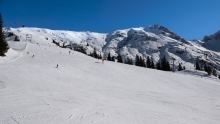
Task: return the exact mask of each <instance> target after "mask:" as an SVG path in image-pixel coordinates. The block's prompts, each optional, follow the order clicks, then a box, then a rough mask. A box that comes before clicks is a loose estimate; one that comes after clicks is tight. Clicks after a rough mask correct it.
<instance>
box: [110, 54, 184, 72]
mask: <svg viewBox="0 0 220 124" xmlns="http://www.w3.org/2000/svg"><path fill="white" fill-rule="evenodd" d="M116 58H117V62H119V63H124V64H130V65H136V66H139V67H147V68H152V69H158V70H163V71H171V70H173V69H171V67H170V64H169V61H167V59H166V56H165V55H164V57H163V58H162V59H160V60H159V61H158V62H157V63H156V64H155V63H154V60H153V58H152V57H149V56H148V57H147V59H146V60H145V59H144V58H142V57H141V56H138V55H136V57H135V61H134V62H133V60H132V59H131V58H129V57H127V58H124V61H123V59H122V57H121V55H120V54H118V56H117V57H116ZM107 60H109V61H115V58H114V56H111V54H110V52H109V54H108V57H107ZM178 70H179V71H181V70H185V67H182V66H181V64H179V68H178Z"/></svg>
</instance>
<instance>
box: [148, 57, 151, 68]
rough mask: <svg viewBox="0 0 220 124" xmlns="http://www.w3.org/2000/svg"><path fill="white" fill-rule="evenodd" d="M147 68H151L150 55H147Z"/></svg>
mask: <svg viewBox="0 0 220 124" xmlns="http://www.w3.org/2000/svg"><path fill="white" fill-rule="evenodd" d="M147 68H151V60H150V57H149V56H147Z"/></svg>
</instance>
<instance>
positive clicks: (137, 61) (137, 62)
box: [135, 55, 140, 66]
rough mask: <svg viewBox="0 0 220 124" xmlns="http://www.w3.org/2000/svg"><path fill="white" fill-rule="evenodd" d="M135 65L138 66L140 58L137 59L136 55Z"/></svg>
mask: <svg viewBox="0 0 220 124" xmlns="http://www.w3.org/2000/svg"><path fill="white" fill-rule="evenodd" d="M135 65H136V66H140V60H139V56H138V55H136V58H135Z"/></svg>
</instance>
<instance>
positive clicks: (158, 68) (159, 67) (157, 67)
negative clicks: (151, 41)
mask: <svg viewBox="0 0 220 124" xmlns="http://www.w3.org/2000/svg"><path fill="white" fill-rule="evenodd" d="M156 69H157V70H161V65H160V60H159V61H158V62H157V64H156Z"/></svg>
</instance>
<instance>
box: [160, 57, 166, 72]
mask: <svg viewBox="0 0 220 124" xmlns="http://www.w3.org/2000/svg"><path fill="white" fill-rule="evenodd" d="M161 65H162V67H161V69H162V70H163V71H166V70H167V60H166V57H165V55H164V57H163V59H162V62H161Z"/></svg>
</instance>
